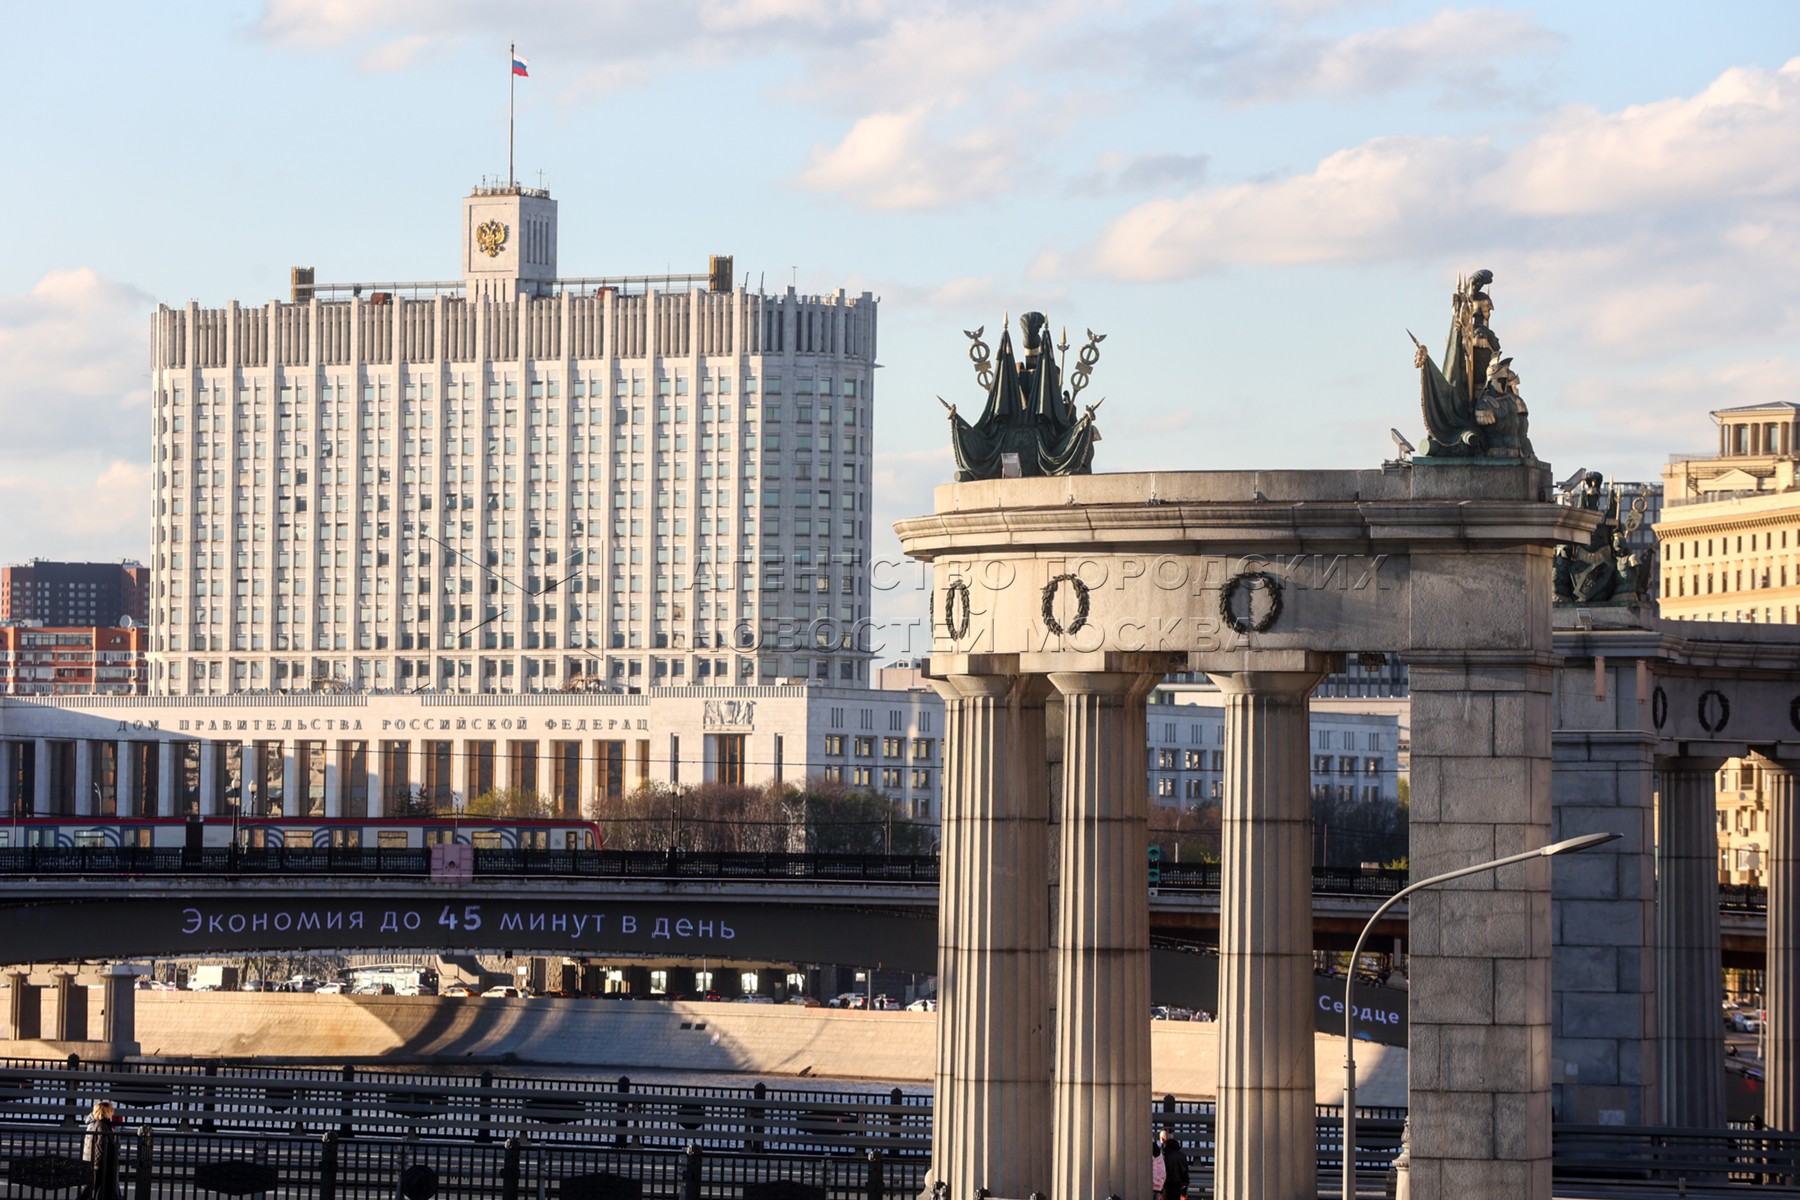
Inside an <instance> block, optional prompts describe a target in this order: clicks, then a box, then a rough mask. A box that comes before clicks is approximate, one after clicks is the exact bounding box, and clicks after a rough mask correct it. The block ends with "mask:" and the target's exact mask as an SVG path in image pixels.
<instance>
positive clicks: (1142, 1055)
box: [1049, 671, 1310, 1200]
mask: <svg viewBox="0 0 1800 1200" xmlns="http://www.w3.org/2000/svg"><path fill="white" fill-rule="evenodd" d="M1159 678H1160V676H1157V675H1147V674H1146V675H1139V674H1127V673H1113V672H1104V673H1102V672H1074V671H1070V672H1061V671H1059V672H1055V673H1053V674H1051V676H1050V681H1051V683H1052V684H1054V685H1055V686H1056V690H1057V691H1058V692H1060V693H1061V694H1062V698H1063V786H1062V804H1061V812H1062V820H1061V841H1062V845H1061V849H1060V853H1059V855H1058V861H1059V867H1058V893H1059V894H1058V902H1057V915H1056V938H1055V944H1056V1047H1055V1055H1056V1076H1055V1079H1056V1082H1055V1108H1054V1112H1055V1124H1054V1126H1053V1128H1052V1133H1051V1151H1050V1153H1051V1167H1050V1172H1051V1181H1050V1188H1049V1195H1051V1196H1058V1197H1068V1198H1069V1200H1077V1198H1092V1197H1101V1196H1108V1195H1119V1196H1130V1195H1135V1194H1137V1193H1140V1192H1142V1191H1143V1189H1144V1186H1145V1185H1144V1174H1145V1170H1146V1167H1145V1159H1146V1157H1147V1153H1146V1151H1145V1149H1144V1138H1145V1136H1146V1134H1147V1133H1148V1132H1149V1129H1150V1020H1149V1015H1150V957H1149V949H1150V894H1149V883H1148V878H1147V876H1146V874H1145V872H1146V870H1147V867H1146V859H1145V854H1144V852H1145V848H1146V846H1147V845H1148V844H1149V797H1148V795H1147V791H1146V775H1145V770H1144V747H1145V745H1146V744H1147V739H1146V724H1145V714H1144V698H1145V697H1146V696H1147V695H1149V693H1150V689H1151V688H1152V687H1154V686H1155V685H1156V683H1157V681H1158V679H1159ZM1119 1014H1125V1016H1124V1018H1123V1019H1121V1017H1120V1015H1119ZM1139 1014H1142V1019H1139ZM1309 1044H1310V1037H1309Z"/></svg>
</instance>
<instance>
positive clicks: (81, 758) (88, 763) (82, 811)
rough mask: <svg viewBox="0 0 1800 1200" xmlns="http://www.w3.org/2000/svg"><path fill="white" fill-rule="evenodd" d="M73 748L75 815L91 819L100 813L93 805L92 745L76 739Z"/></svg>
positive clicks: (95, 805) (83, 739) (82, 739)
mask: <svg viewBox="0 0 1800 1200" xmlns="http://www.w3.org/2000/svg"><path fill="white" fill-rule="evenodd" d="M74 747H75V808H74V811H75V815H76V816H78V817H91V816H94V815H95V814H97V813H98V812H99V811H100V806H99V805H98V804H96V803H94V743H93V742H91V741H89V740H88V739H87V738H76V739H75V742H74Z"/></svg>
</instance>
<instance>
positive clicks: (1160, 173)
mask: <svg viewBox="0 0 1800 1200" xmlns="http://www.w3.org/2000/svg"><path fill="white" fill-rule="evenodd" d="M1210 163H1211V160H1210V158H1209V157H1208V156H1207V155H1204V154H1176V153H1162V154H1137V155H1128V154H1121V153H1119V152H1118V151H1116V150H1108V151H1105V152H1103V153H1101V154H1100V155H1098V156H1097V157H1096V158H1095V159H1094V162H1093V165H1092V166H1090V167H1089V168H1088V169H1087V170H1086V171H1083V172H1082V173H1081V174H1079V175H1077V176H1075V178H1074V179H1072V180H1070V181H1069V192H1070V193H1071V194H1072V195H1077V196H1104V195H1108V194H1110V193H1115V192H1149V191H1160V190H1163V189H1167V188H1176V187H1198V186H1199V185H1200V184H1202V183H1204V182H1206V172H1207V168H1208V166H1209V165H1210Z"/></svg>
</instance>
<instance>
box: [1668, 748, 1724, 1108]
mask: <svg viewBox="0 0 1800 1200" xmlns="http://www.w3.org/2000/svg"><path fill="white" fill-rule="evenodd" d="M1719 765H1720V764H1719V762H1718V761H1717V760H1714V759H1698V758H1670V759H1664V760H1663V762H1662V764H1661V768H1662V769H1661V775H1662V788H1661V794H1660V796H1659V797H1658V799H1659V801H1660V802H1659V803H1658V804H1657V806H1656V941H1657V962H1656V982H1657V1001H1658V1010H1659V1015H1660V1020H1659V1022H1658V1024H1659V1027H1660V1028H1659V1032H1660V1034H1661V1075H1662V1080H1663V1088H1662V1098H1663V1104H1662V1123H1663V1124H1665V1125H1675V1126H1683V1127H1689V1128H1700V1129H1723V1128H1724V1127H1725V1046H1724V1039H1723V1038H1722V1037H1721V1036H1720V1026H1719V998H1720V996H1721V995H1723V993H1724V977H1723V974H1722V972H1721V969H1720V958H1719V835H1718V811H1719V810H1718V794H1717V782H1716V780H1717V776H1718V770H1719Z"/></svg>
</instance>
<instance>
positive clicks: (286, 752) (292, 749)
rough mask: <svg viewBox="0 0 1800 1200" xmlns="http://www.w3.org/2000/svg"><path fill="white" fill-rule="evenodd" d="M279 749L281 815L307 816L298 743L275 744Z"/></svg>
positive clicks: (306, 802) (306, 798) (304, 783)
mask: <svg viewBox="0 0 1800 1200" xmlns="http://www.w3.org/2000/svg"><path fill="white" fill-rule="evenodd" d="M273 744H274V745H277V746H280V747H281V815H282V816H284V817H304V816H306V815H307V813H306V810H307V804H308V797H307V794H306V791H307V788H306V780H305V778H304V777H302V776H301V774H300V742H299V741H298V740H295V741H291V742H275V743H273Z"/></svg>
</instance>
